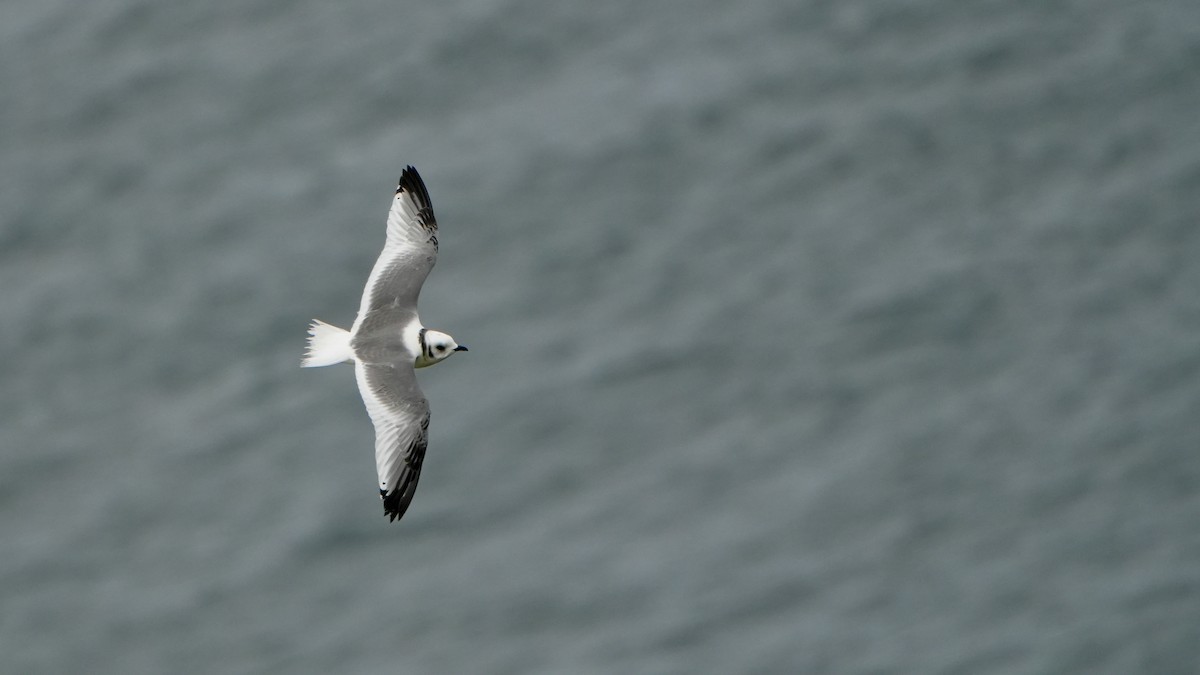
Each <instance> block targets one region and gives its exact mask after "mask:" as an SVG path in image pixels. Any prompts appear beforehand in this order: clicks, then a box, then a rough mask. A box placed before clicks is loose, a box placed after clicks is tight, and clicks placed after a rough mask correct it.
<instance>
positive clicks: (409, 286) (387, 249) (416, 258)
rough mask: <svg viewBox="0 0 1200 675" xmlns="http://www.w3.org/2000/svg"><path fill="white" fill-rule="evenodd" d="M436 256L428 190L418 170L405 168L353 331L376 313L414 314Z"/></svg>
mask: <svg viewBox="0 0 1200 675" xmlns="http://www.w3.org/2000/svg"><path fill="white" fill-rule="evenodd" d="M437 253H438V240H437V219H436V218H434V216H433V202H432V201H430V199H429V190H427V189H426V188H425V182H424V181H422V180H421V175H420V174H418V173H417V170H416V169H414V168H413V167H411V166H409V167H406V168H405V169H404V171H403V172H402V173H401V174H400V181H399V185H397V186H396V198H395V199H394V200H392V210H391V211H390V212H389V213H388V220H387V241H386V243H385V244H384V246H383V252H382V253H380V254H379V259H378V260H376V261H375V267H374V268H372V269H371V276H369V277H367V286H366V288H365V289H364V290H363V297H362V302H361V303H360V304H359V307H358V318H357V319H356V320H355V322H354V329H357V328H358V324H359V323H360V322H362V321H363V320H365V318H366V317H367V315H368V314H370V313H371V312H372V311H373V310H377V309H381V308H385V307H398V308H402V309H409V310H412V311H414V312H415V311H416V309H417V297H418V296H419V295H420V294H421V286H422V285H423V284H424V283H425V277H427V276H429V270H431V269H433V265H434V263H436V262H437ZM354 329H351V330H352V331H354ZM354 332H356V331H354Z"/></svg>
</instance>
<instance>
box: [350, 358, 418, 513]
mask: <svg viewBox="0 0 1200 675" xmlns="http://www.w3.org/2000/svg"><path fill="white" fill-rule="evenodd" d="M354 372H355V376H356V377H357V379H358V389H359V392H360V393H361V394H362V398H363V403H365V404H366V407H367V414H368V415H370V417H371V422H372V423H374V425H375V467H376V471H377V473H378V476H379V495H380V497H381V498H382V499H383V510H384V514H385V515H387V516H389V517H390V518H391V519H392V520H395V519H397V518H399V517H401V516H403V515H404V512H405V511H406V510H407V509H408V505H409V503H411V502H412V498H413V493H414V492H415V491H416V489H417V481H418V480H419V479H420V477H421V464H422V463H423V462H424V460H425V449H426V447H427V446H428V443H429V403H428V401H426V400H425V396H424V394H422V393H421V388H420V386H418V384H417V377H416V373H414V372H413V368H412V366H411V365H408V364H369V363H363V362H361V361H360V362H358V363H356V364H355V366H354Z"/></svg>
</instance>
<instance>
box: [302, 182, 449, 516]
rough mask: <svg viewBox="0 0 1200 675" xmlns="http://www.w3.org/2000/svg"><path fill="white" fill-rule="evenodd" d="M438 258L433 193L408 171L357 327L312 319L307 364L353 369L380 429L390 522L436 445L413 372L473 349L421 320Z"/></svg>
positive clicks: (379, 458)
mask: <svg viewBox="0 0 1200 675" xmlns="http://www.w3.org/2000/svg"><path fill="white" fill-rule="evenodd" d="M437 253H438V239H437V221H436V220H435V219H434V217H433V204H432V202H430V200H429V191H428V190H426V189H425V183H424V181H422V180H421V176H420V175H419V174H418V173H417V170H416V169H414V168H413V167H411V166H409V167H406V168H405V169H404V171H403V173H401V174H400V181H399V185H398V186H397V187H396V199H395V200H393V201H392V209H391V212H390V213H389V214H388V221H387V242H386V243H385V244H384V246H383V253H381V254H380V256H379V260H377V261H375V267H374V268H373V269H372V270H371V276H369V277H367V287H366V288H365V289H364V290H363V297H362V303H361V304H360V305H359V307H358V318H356V319H355V320H354V326H352V327H351V328H350V330H349V331H346V330H343V329H341V328H338V327H336V326H331V325H329V324H327V323H325V322H324V321H320V320H313V322H312V325H311V326H309V329H308V334H309V338H308V352H307V353H306V354H305V355H304V360H303V361H302V362H301V364H300V365H301V366H302V367H305V368H313V367H317V366H330V365H333V364H335V363H342V362H350V363H353V364H354V375H355V377H356V378H357V380H358V391H359V393H360V394H362V399H363V403H365V404H366V406H367V414H368V415H370V416H371V421H372V422H373V423H374V424H375V468H376V470H377V471H378V473H379V496H380V498H381V499H382V500H383V513H384V515H385V516H389V517H390V518H391V520H396V519H397V518H400V517H402V516H403V515H404V512H405V511H406V510H407V509H408V505H409V504H410V503H411V502H412V498H413V493H414V492H415V491H416V489H417V480H418V479H419V478H420V477H421V462H422V461H424V459H425V448H426V446H427V445H428V441H429V402H428V401H426V400H425V395H424V394H422V393H421V387H420V386H419V385H418V384H417V375H416V372H414V370H413V369H414V368H424V367H426V366H432V365H433V364H435V363H438V362H439V361H442V360H444V359H446V358H447V357H449V356H450V355H451V354H453V353H454V352H465V351H467V348H466V347H464V346H462V345H460V344H458V343H457V342H455V341H454V338H452V337H450V336H449V335H447V334H446V333H441V332H438V331H436V330H428V329H426V328H425V326H424V325H422V324H421V319H420V318H419V317H418V316H417V296H418V295H420V293H421V285H422V284H424V283H425V277H427V276H429V270H431V269H433V264H434V263H435V262H437Z"/></svg>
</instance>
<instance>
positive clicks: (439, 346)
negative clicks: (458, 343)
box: [437, 345, 446, 352]
mask: <svg viewBox="0 0 1200 675" xmlns="http://www.w3.org/2000/svg"><path fill="white" fill-rule="evenodd" d="M437 350H438V351H439V352H444V351H446V345H438V346H437Z"/></svg>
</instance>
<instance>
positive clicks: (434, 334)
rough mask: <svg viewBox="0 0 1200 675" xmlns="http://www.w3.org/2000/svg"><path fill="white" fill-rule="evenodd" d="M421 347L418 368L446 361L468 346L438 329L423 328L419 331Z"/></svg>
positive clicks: (418, 355) (418, 351) (418, 350)
mask: <svg viewBox="0 0 1200 675" xmlns="http://www.w3.org/2000/svg"><path fill="white" fill-rule="evenodd" d="M417 339H418V342H419V343H420V344H419V347H418V349H417V361H416V367H417V368H425V367H427V366H432V365H433V364H435V363H437V362H438V361H444V360H445V359H446V358H448V357H449V356H450V355H451V354H453V353H454V352H465V351H467V348H466V347H464V346H462V345H460V344H458V343H457V342H455V341H454V338H452V337H450V336H449V335H447V334H445V333H443V332H441V331H436V330H426V329H424V328H422V329H421V332H420V333H418V338H417Z"/></svg>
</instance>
